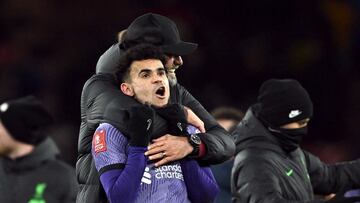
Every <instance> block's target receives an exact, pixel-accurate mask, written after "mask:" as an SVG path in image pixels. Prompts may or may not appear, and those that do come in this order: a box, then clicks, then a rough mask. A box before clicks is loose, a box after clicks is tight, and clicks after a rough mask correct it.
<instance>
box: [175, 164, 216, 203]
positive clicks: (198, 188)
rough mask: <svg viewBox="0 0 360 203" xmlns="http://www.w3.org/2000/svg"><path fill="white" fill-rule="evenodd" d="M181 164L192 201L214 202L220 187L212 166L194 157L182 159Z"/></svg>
mask: <svg viewBox="0 0 360 203" xmlns="http://www.w3.org/2000/svg"><path fill="white" fill-rule="evenodd" d="M180 164H181V169H182V171H183V175H184V180H185V184H186V187H187V191H188V194H189V198H190V200H191V202H212V201H213V200H214V199H215V197H216V195H217V193H218V192H219V188H218V185H217V183H216V181H215V178H214V176H213V174H212V173H211V170H210V168H208V167H200V166H199V164H198V163H197V162H196V161H195V160H193V159H182V160H181V161H180Z"/></svg>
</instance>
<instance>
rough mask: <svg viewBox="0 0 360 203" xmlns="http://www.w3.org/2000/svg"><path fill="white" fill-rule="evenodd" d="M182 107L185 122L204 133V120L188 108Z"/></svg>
mask: <svg viewBox="0 0 360 203" xmlns="http://www.w3.org/2000/svg"><path fill="white" fill-rule="evenodd" d="M184 109H185V111H186V114H187V118H186V119H187V122H188V123H190V124H191V125H193V126H195V127H196V128H197V129H199V130H200V132H202V133H205V132H206V130H205V125H204V122H203V121H202V120H201V119H200V118H199V117H198V116H197V115H196V114H195V113H194V112H193V111H192V110H191V109H190V108H188V107H186V106H184Z"/></svg>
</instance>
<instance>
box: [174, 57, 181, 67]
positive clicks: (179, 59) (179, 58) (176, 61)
mask: <svg viewBox="0 0 360 203" xmlns="http://www.w3.org/2000/svg"><path fill="white" fill-rule="evenodd" d="M174 64H175V65H177V66H181V65H182V64H183V60H182V58H181V56H174Z"/></svg>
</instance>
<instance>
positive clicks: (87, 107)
mask: <svg viewBox="0 0 360 203" xmlns="http://www.w3.org/2000/svg"><path fill="white" fill-rule="evenodd" d="M119 56H120V49H119V48H118V44H116V45H114V46H112V47H111V48H110V49H109V50H108V51H107V52H105V53H104V55H103V56H102V57H101V58H100V60H99V62H98V64H97V72H105V73H98V74H96V75H94V76H92V77H91V78H90V79H89V80H88V81H87V82H86V83H85V85H84V88H83V92H82V96H81V126H80V134H79V142H78V152H79V156H78V161H77V165H76V172H77V177H78V181H79V183H80V190H79V192H78V196H77V202H86V203H92V202H94V203H98V202H101V200H102V201H103V202H106V197H105V195H104V193H103V192H99V191H102V189H101V185H100V183H99V177H98V174H97V171H96V169H95V167H94V163H93V159H92V156H91V153H90V152H91V141H92V136H93V133H94V131H95V129H96V128H97V127H98V125H99V124H100V123H101V122H107V123H110V124H112V125H114V126H115V127H117V128H118V129H119V130H120V131H121V132H123V133H124V134H128V129H127V128H126V125H125V119H126V118H125V117H124V116H126V114H125V113H124V112H125V111H126V110H127V109H129V107H130V106H134V105H139V103H138V102H136V101H135V100H134V99H132V98H131V97H128V96H125V95H124V94H122V93H121V91H120V90H119V88H118V83H117V81H116V79H115V77H114V75H113V74H111V72H112V73H113V72H115V69H114V67H115V66H116V64H117V61H118V58H119ZM109 67H113V68H112V69H111V68H110V69H109ZM101 70H104V71H101ZM170 103H180V104H183V105H185V106H187V107H189V108H191V109H192V110H193V111H194V113H195V114H196V115H198V116H199V117H200V119H202V120H203V122H204V123H205V128H206V131H207V132H206V133H204V134H200V137H201V139H202V141H203V142H204V143H205V145H206V148H207V153H206V155H205V156H204V157H202V158H201V160H198V161H199V162H200V163H201V164H203V165H208V164H216V163H221V162H223V161H225V160H227V159H229V158H230V157H231V156H233V154H234V152H235V144H234V142H233V140H232V139H231V137H230V136H229V135H228V133H227V132H226V131H225V130H224V129H223V128H221V127H220V126H219V125H218V124H217V122H216V121H215V119H214V118H213V117H212V116H211V115H210V114H209V113H208V112H207V111H206V110H205V109H204V108H203V107H202V106H201V104H200V103H199V102H198V101H197V100H196V99H195V98H194V97H193V96H192V95H191V94H190V93H189V92H188V91H187V90H186V89H185V88H184V87H182V86H181V85H179V84H175V85H172V86H171V96H170ZM165 132H167V123H166V121H165V120H163V119H162V118H161V117H159V116H157V117H156V118H155V120H154V128H153V133H152V136H153V137H157V136H160V135H164V134H165ZM99 194H100V197H99Z"/></svg>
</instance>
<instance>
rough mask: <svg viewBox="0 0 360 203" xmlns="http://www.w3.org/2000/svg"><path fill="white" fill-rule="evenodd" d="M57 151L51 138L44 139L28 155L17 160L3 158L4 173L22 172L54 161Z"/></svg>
mask: <svg viewBox="0 0 360 203" xmlns="http://www.w3.org/2000/svg"><path fill="white" fill-rule="evenodd" d="M58 154H59V149H58V147H57V146H56V144H55V142H54V141H53V140H52V139H51V138H46V139H45V140H44V141H43V142H41V143H40V144H39V145H37V146H36V147H35V149H34V150H33V151H32V152H31V153H30V154H28V155H26V156H23V157H19V158H17V159H14V160H13V159H9V158H3V165H4V169H5V171H12V172H17V171H23V170H29V169H32V168H36V167H37V166H39V165H41V164H42V163H43V162H45V161H48V160H52V159H56V156H57V155H58Z"/></svg>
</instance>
